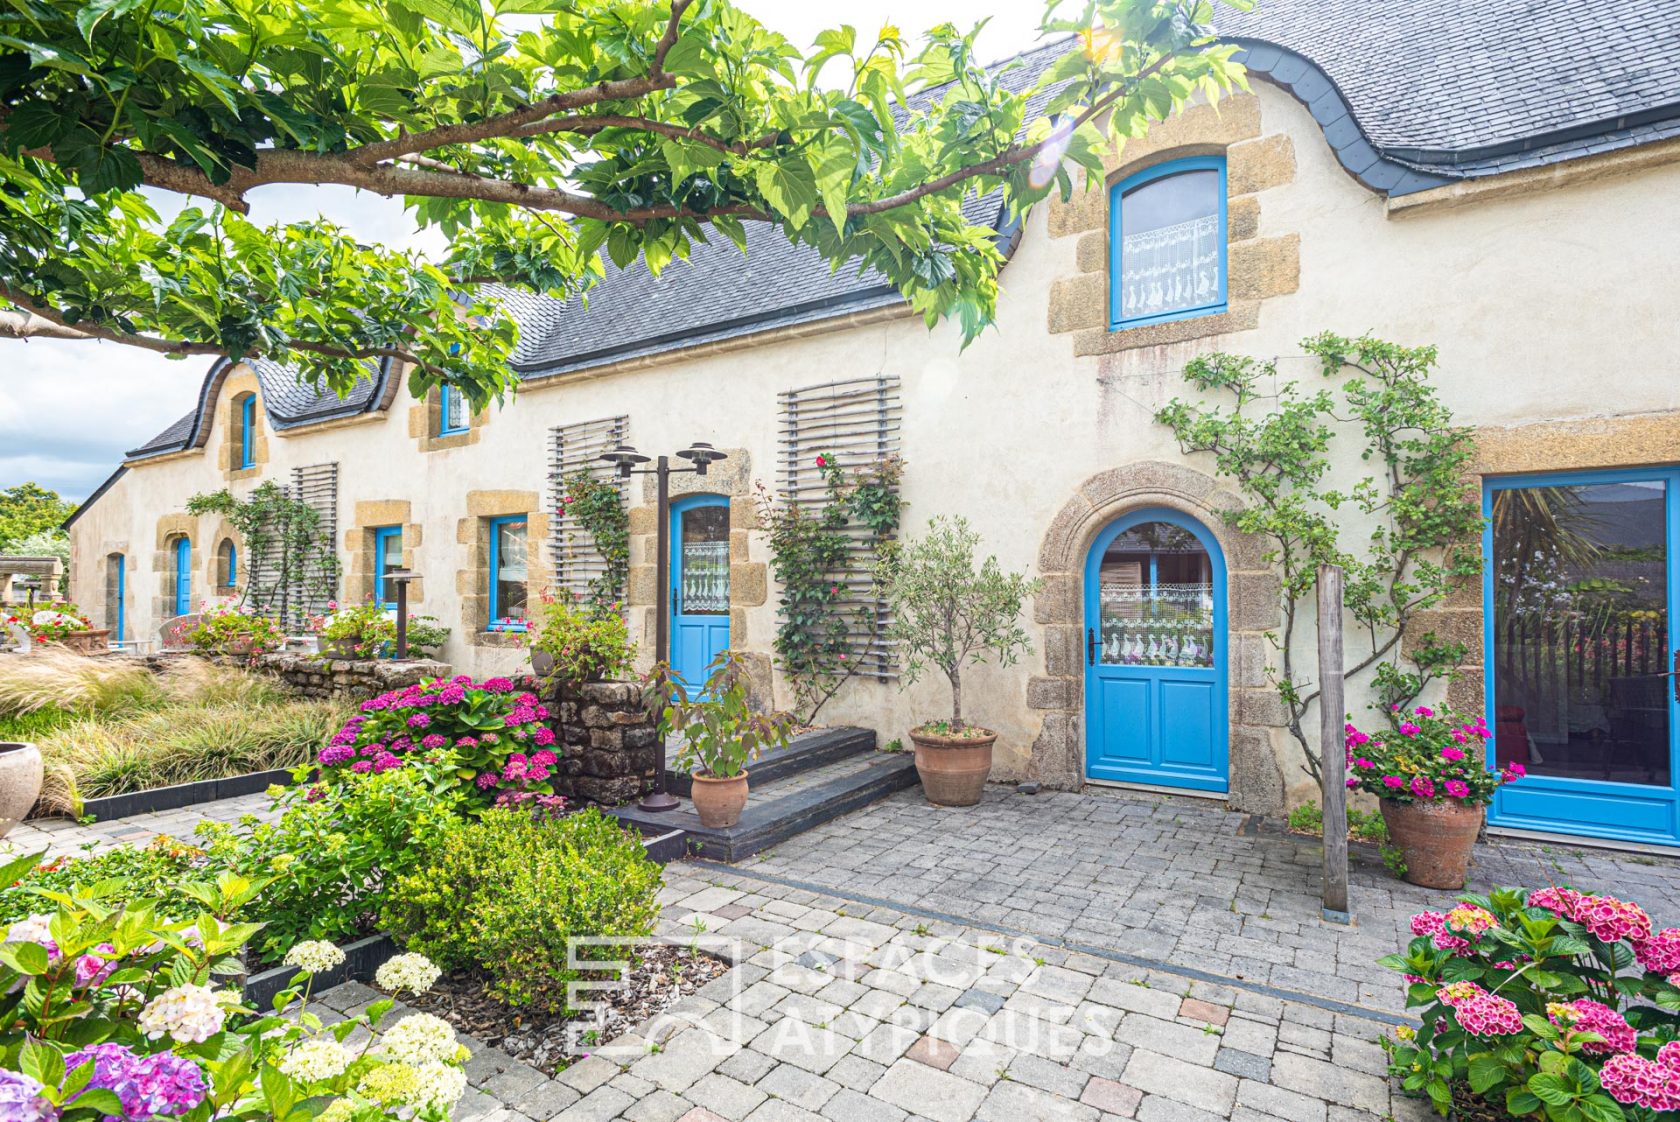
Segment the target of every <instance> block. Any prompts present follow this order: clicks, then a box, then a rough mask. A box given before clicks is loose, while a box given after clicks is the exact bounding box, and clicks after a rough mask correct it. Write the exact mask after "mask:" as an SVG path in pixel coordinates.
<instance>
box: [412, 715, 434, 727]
mask: <svg viewBox="0 0 1680 1122" xmlns="http://www.w3.org/2000/svg"><path fill="white" fill-rule="evenodd" d="M431 723H432V719H431V717H429V716H427V715H426V714H424V713H416V714H414V716H412V717H410V718H409V719H408V727H409V728H411V729H423V728H425V727H426V726H427V725H429V724H431Z"/></svg>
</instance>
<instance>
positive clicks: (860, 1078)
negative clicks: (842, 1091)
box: [828, 1056, 887, 1091]
mask: <svg viewBox="0 0 1680 1122" xmlns="http://www.w3.org/2000/svg"><path fill="white" fill-rule="evenodd" d="M886 1073H887V1069H886V1066H885V1065H883V1064H878V1063H876V1062H875V1061H873V1060H866V1059H864V1058H863V1057H862V1056H842V1057H841V1059H840V1062H839V1063H837V1064H835V1065H834V1066H833V1067H831V1068H829V1069H828V1077H829V1078H830V1079H832V1080H834V1082H836V1083H838V1084H840V1086H842V1087H847V1088H850V1089H851V1090H853V1091H867V1090H869V1088H871V1087H873V1086H874V1085H875V1082H876V1080H878V1079H880V1078H881V1076H883V1075H885V1074H886Z"/></svg>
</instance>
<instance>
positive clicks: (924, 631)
mask: <svg viewBox="0 0 1680 1122" xmlns="http://www.w3.org/2000/svg"><path fill="white" fill-rule="evenodd" d="M979 544H980V535H979V534H976V533H975V532H974V531H973V530H971V529H970V528H969V525H968V521H967V519H963V518H957V519H952V520H949V521H947V520H946V519H944V518H935V519H933V520H932V521H931V522H929V523H928V532H927V533H926V534H925V535H923V536H922V537H921V538H918V539H916V540H915V541H912V542H909V543H906V544H904V545H901V546H898V547H897V548H895V549H893V550H891V551H890V552H889V553H888V554H887V556H886V557H885V559H884V560H883V561H882V562H881V565H880V567H879V569H878V572H877V577H878V579H879V581H880V587H881V589H882V593H883V595H884V597H885V599H886V601H887V605H888V607H889V609H890V610H891V615H892V623H891V624H890V626H889V629H888V635H889V637H890V638H892V639H893V640H895V641H896V642H897V643H898V646H899V649H900V650H901V651H902V652H903V655H904V685H906V686H908V685H912V684H914V683H915V682H916V681H917V680H918V679H919V678H920V677H921V676H922V674H923V673H924V672H925V671H926V670H927V669H928V667H930V666H931V667H934V668H936V669H938V670H939V671H940V672H941V673H943V674H944V675H945V677H946V679H947V680H948V681H949V682H950V683H951V716H950V719H949V720H946V719H944V718H941V719H939V720H936V721H928V722H926V723H924V724H921V725H918V726H917V727H915V728H913V729H911V730H910V739H911V740H912V741H913V742H914V743H915V745H916V773H917V774H918V775H919V776H921V780H922V791H923V792H924V793H925V794H926V795H927V798H928V801H929V802H931V803H934V804H936V805H938V806H973V805H974V804H975V803H977V802H979V801H980V796H981V794H982V793H983V792H984V791H985V789H986V776H987V775H989V774H990V773H991V770H992V745H993V744H994V743H995V742H996V741H997V733H995V732H993V731H992V730H990V729H987V728H982V727H981V726H979V725H971V724H969V723H968V722H967V720H965V719H964V717H963V692H962V669H963V667H964V666H970V665H978V664H979V663H982V662H985V661H987V659H988V658H990V657H992V656H996V658H997V661H998V663H999V665H1002V666H1010V665H1012V664H1013V663H1014V662H1015V660H1016V659H1017V658H1019V657H1020V656H1021V655H1022V654H1023V653H1025V652H1027V651H1030V650H1031V649H1032V643H1031V641H1030V640H1029V639H1028V638H1027V633H1026V630H1025V628H1023V627H1022V626H1021V606H1022V603H1023V602H1024V601H1025V600H1026V598H1027V597H1028V596H1031V595H1033V594H1034V593H1035V592H1037V591H1038V589H1039V587H1040V582H1039V581H1037V580H1029V579H1028V578H1027V576H1026V574H1025V573H1006V572H1004V571H1003V568H1002V566H1001V565H999V564H998V559H997V558H996V557H995V556H993V557H988V558H986V560H985V561H983V562H980V563H978V564H977V563H976V562H975V559H974V550H975V547H976V546H978V545H979Z"/></svg>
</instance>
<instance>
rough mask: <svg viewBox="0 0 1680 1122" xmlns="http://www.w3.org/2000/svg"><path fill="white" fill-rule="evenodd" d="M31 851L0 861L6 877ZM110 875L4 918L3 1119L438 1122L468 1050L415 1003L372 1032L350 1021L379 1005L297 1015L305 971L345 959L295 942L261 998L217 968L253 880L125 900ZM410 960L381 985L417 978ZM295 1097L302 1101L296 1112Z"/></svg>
mask: <svg viewBox="0 0 1680 1122" xmlns="http://www.w3.org/2000/svg"><path fill="white" fill-rule="evenodd" d="M34 861H35V858H34V857H23V858H20V859H17V860H14V861H12V862H9V863H8V864H6V865H5V866H3V867H0V884H11V883H12V882H13V881H14V880H15V879H16V878H17V877H18V876H19V875H20V874H21V873H23V872H26V871H27V870H28V868H29V867H30V865H31V863H33V862H34ZM124 888H125V886H124V884H123V882H121V881H117V882H109V881H107V882H104V883H102V884H101V885H98V886H95V887H94V888H93V889H87V890H83V889H75V890H73V891H72V892H70V893H69V894H68V895H67V896H66V897H65V898H64V899H62V900H60V901H59V902H58V906H57V908H56V910H55V911H53V912H50V913H49V912H40V913H34V914H31V915H29V916H27V917H25V918H24V919H22V920H19V921H18V922H16V923H13V924H11V925H10V926H9V927H8V928H7V930H6V934H5V940H4V946H0V994H3V996H0V1117H3V1118H5V1119H7V1120H8V1122H94V1120H96V1119H102V1118H122V1119H134V1120H139V1119H150V1118H161V1117H175V1116H180V1115H187V1116H190V1117H194V1118H209V1117H212V1116H215V1117H241V1118H292V1117H319V1118H320V1119H323V1120H324V1122H373V1120H375V1119H389V1118H392V1117H401V1118H413V1119H417V1120H420V1122H444V1120H447V1119H448V1118H449V1115H450V1111H451V1109H452V1108H453V1106H454V1104H455V1102H456V1101H457V1100H459V1099H460V1097H461V1095H462V1093H463V1092H464V1091H465V1089H466V1076H465V1074H464V1072H463V1071H462V1067H461V1065H462V1064H463V1063H464V1062H465V1060H466V1059H467V1051H466V1049H465V1048H463V1047H462V1046H461V1045H460V1044H459V1042H458V1041H457V1040H456V1039H455V1032H454V1030H453V1029H452V1028H451V1027H450V1026H449V1025H448V1024H447V1023H445V1022H444V1021H442V1020H440V1019H439V1018H437V1017H433V1016H429V1015H426V1014H416V1015H411V1016H408V1017H405V1018H403V1019H402V1020H401V1021H399V1022H397V1023H396V1024H395V1025H393V1026H391V1027H390V1028H389V1029H388V1030H387V1031H386V1032H385V1034H384V1035H383V1036H382V1037H380V1038H379V1039H378V1040H377V1041H376V1042H374V1043H372V1044H371V1045H370V1046H366V1047H356V1048H352V1047H349V1046H347V1045H346V1043H345V1041H346V1039H347V1038H348V1037H349V1036H350V1034H351V1033H352V1032H355V1031H357V1030H358V1029H364V1028H366V1029H371V1028H373V1027H374V1026H376V1025H378V1024H379V1023H380V1022H381V1021H382V1020H383V1018H384V1017H385V1015H386V1013H388V1012H389V1011H390V1009H391V1007H392V1003H391V1002H388V1001H387V1002H379V1003H376V1004H375V1005H374V1006H372V1007H371V1008H370V1009H369V1010H368V1011H367V1012H366V1013H364V1014H361V1015H357V1016H353V1017H348V1018H345V1019H342V1020H339V1021H338V1022H337V1023H336V1024H334V1025H332V1026H330V1027H324V1026H323V1025H322V1024H321V1021H320V1020H319V1019H318V1018H316V1017H315V1016H314V1015H313V1014H311V1013H309V1012H308V1011H307V1004H308V1000H309V990H310V981H311V978H312V976H314V975H316V974H320V973H323V972H325V971H329V970H332V969H334V968H336V967H337V966H339V965H340V964H341V963H342V962H343V960H344V955H343V953H342V952H341V951H339V950H338V948H336V947H334V946H332V945H330V944H326V943H303V944H299V945H297V946H294V947H293V948H292V949H291V950H290V952H289V953H288V954H287V955H286V960H287V963H288V964H289V965H292V966H294V967H296V968H297V972H296V973H295V975H294V979H293V982H294V984H293V985H292V987H290V988H289V989H288V990H286V991H285V992H283V993H282V994H281V995H280V996H279V997H278V998H277V999H276V1000H275V1002H274V1003H273V1004H272V1005H271V1006H270V1007H269V1009H268V1010H262V1009H258V1008H257V1007H255V1006H251V1005H246V1004H244V1002H243V1000H242V997H241V995H240V993H239V991H237V990H234V989H229V988H226V987H221V986H218V985H217V984H216V979H217V978H218V977H220V976H225V975H227V974H228V973H230V972H237V971H238V969H239V963H238V962H237V959H236V957H235V955H236V952H237V951H238V950H239V949H240V948H241V947H242V946H243V945H244V943H245V942H246V940H247V939H248V938H250V937H251V936H252V935H253V934H255V933H256V932H257V931H258V930H260V929H261V927H262V925H261V924H260V923H237V922H233V923H230V922H225V921H224V918H223V917H226V916H228V915H230V914H232V913H234V912H237V911H238V910H239V909H240V908H241V907H243V906H244V905H246V904H248V903H249V901H250V900H251V899H252V898H253V897H254V896H255V895H256V893H258V892H259V891H260V888H261V886H260V885H259V884H253V883H251V882H243V881H239V882H235V881H224V882H221V883H219V884H202V885H200V886H199V891H198V892H196V893H194V899H195V903H196V905H197V906H196V907H195V908H193V909H192V910H184V909H178V908H177V907H175V906H173V905H170V904H167V903H165V902H163V901H157V900H147V899H145V898H144V897H141V896H139V895H138V894H136V895H134V896H132V897H130V896H127V895H126V894H125V893H124V892H123V891H122V890H123V889H124ZM435 977H436V972H435V969H433V968H429V967H423V966H422V964H419V963H415V962H410V963H408V964H407V965H406V966H405V968H404V969H402V970H400V971H390V972H387V974H386V977H385V980H386V981H387V982H388V983H389V984H390V985H391V986H393V987H399V986H400V987H409V988H423V987H424V984H429V982H430V980H432V979H434V978H435ZM300 1109H301V1111H302V1113H301V1114H300V1113H298V1111H299V1110H300Z"/></svg>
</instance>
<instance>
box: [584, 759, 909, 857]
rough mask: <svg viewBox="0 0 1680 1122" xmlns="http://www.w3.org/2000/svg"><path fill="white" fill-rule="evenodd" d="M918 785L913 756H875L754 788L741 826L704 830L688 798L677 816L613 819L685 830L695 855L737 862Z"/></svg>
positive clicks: (621, 813)
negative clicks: (761, 787) (765, 786)
mask: <svg viewBox="0 0 1680 1122" xmlns="http://www.w3.org/2000/svg"><path fill="white" fill-rule="evenodd" d="M918 782H919V781H918V780H917V778H916V760H915V757H914V756H913V755H911V753H909V752H891V753H887V752H870V753H868V754H866V755H865V754H854V755H847V756H845V757H844V758H842V759H839V760H836V761H834V762H832V763H828V764H824V765H822V766H819V767H813V768H809V769H807V770H804V771H801V772H798V773H796V774H793V775H784V776H782V777H781V778H779V779H778V780H777V781H776V782H775V783H773V784H771V785H769V786H768V787H767V788H765V789H762V790H761V789H759V787H758V785H757V784H756V783H753V784H752V789H751V791H750V793H749V795H748V797H747V806H746V809H745V810H744V811H742V812H741V820H740V821H739V822H737V823H736V824H735V825H733V826H729V827H725V828H722V829H718V828H714V827H711V826H702V825H701V824H700V816H699V815H697V814H696V813H695V812H694V804H693V803H691V802H690V801H689V800H688V799H686V798H683V799H680V800H678V801H679V805H678V807H677V808H676V809H675V810H669V811H660V812H649V811H645V810H642V809H640V808H639V807H637V806H635V805H634V804H632V805H630V806H622V807H618V808H616V809H614V810H612V811H610V813H611V814H613V815H615V816H616V817H618V818H619V819H621V820H623V821H625V822H629V823H632V824H633V825H635V826H636V827H637V828H638V829H639V830H641V831H642V832H643V833H645V834H652V833H660V834H663V833H668V832H669V831H671V830H681V831H683V833H684V835H685V836H686V846H687V850H688V852H689V854H690V855H692V856H698V857H707V858H710V859H712V860H714V861H729V862H734V861H740V860H742V859H743V858H746V857H750V856H751V855H753V854H754V853H757V852H759V851H760V850H764V849H768V848H770V847H771V846H773V845H779V844H780V843H782V842H784V841H786V840H787V839H788V838H791V837H793V836H794V835H796V834H801V833H804V832H805V831H806V830H809V829H811V828H812V827H815V826H820V825H822V824H823V823H824V822H830V821H833V820H834V819H836V818H839V817H840V816H841V815H843V814H848V813H850V812H851V811H854V810H857V809H859V808H861V807H865V806H868V805H869V804H870V803H872V802H875V801H876V800H877V799H883V798H885V797H886V796H888V795H890V794H893V793H894V792H896V791H902V790H904V789H905V788H907V787H914V786H916V784H917V783H918Z"/></svg>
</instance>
